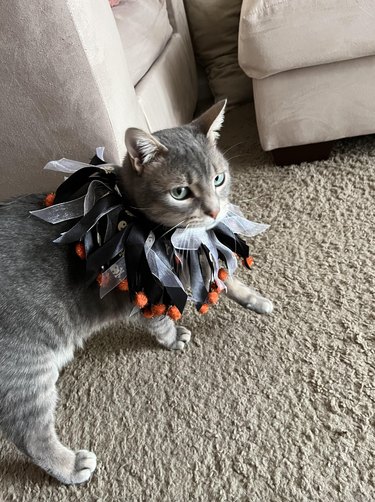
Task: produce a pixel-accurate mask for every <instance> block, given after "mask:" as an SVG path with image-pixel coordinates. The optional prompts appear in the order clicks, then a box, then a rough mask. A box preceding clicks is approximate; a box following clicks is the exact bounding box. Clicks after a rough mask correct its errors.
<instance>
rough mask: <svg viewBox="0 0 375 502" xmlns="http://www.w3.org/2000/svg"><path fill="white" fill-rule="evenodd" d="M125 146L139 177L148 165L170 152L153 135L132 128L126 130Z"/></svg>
mask: <svg viewBox="0 0 375 502" xmlns="http://www.w3.org/2000/svg"><path fill="white" fill-rule="evenodd" d="M125 145H126V149H127V151H128V154H129V158H130V162H131V164H132V166H133V168H134V169H135V170H136V171H137V173H138V174H139V175H141V174H142V172H143V169H144V168H145V166H147V164H149V163H150V162H153V161H154V160H156V159H157V158H158V157H160V156H163V155H165V154H166V153H167V152H168V148H167V147H166V146H164V145H162V144H161V143H160V141H158V140H157V139H156V138H155V137H154V136H152V134H149V133H147V132H145V131H142V129H137V128H136V127H130V128H129V129H127V130H126V133H125Z"/></svg>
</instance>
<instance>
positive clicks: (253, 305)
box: [225, 277, 273, 314]
mask: <svg viewBox="0 0 375 502" xmlns="http://www.w3.org/2000/svg"><path fill="white" fill-rule="evenodd" d="M225 285H226V287H227V296H228V297H229V298H231V299H232V300H234V301H235V302H237V303H239V304H240V305H242V306H243V307H245V308H247V309H250V310H254V311H255V312H257V313H258V314H271V312H272V311H273V305H272V302H271V301H270V300H268V299H267V298H264V296H261V295H260V294H259V293H257V292H256V291H255V289H253V288H250V287H249V286H246V285H245V284H243V283H242V282H241V281H239V280H238V279H236V278H235V277H228V279H227V280H226V281H225Z"/></svg>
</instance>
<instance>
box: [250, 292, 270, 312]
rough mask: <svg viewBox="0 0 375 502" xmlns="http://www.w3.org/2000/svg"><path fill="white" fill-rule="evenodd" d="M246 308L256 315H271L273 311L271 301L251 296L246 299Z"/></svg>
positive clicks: (254, 295)
mask: <svg viewBox="0 0 375 502" xmlns="http://www.w3.org/2000/svg"><path fill="white" fill-rule="evenodd" d="M246 308H247V309H249V310H253V311H254V312H257V313H258V314H271V313H272V311H273V303H272V302H271V300H268V298H264V297H263V296H259V295H256V294H251V295H249V297H248V299H247V303H246Z"/></svg>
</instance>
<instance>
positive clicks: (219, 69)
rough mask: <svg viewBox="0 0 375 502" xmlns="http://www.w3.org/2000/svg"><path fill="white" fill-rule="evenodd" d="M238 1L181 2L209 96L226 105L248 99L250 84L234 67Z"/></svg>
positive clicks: (238, 68)
mask: <svg viewBox="0 0 375 502" xmlns="http://www.w3.org/2000/svg"><path fill="white" fill-rule="evenodd" d="M241 2H242V0H204V1H202V0H185V8H186V14H187V17H188V22H189V26H190V32H191V36H192V39H193V44H194V49H195V53H196V55H197V59H198V61H199V63H200V64H201V66H202V67H203V68H204V69H205V71H206V74H207V77H208V83H209V86H210V88H211V91H212V94H213V95H214V96H215V98H216V99H217V100H219V99H223V98H228V105H229V106H230V105H233V104H236V103H240V102H241V101H247V100H249V99H250V97H251V81H250V79H249V78H248V77H247V76H246V75H245V74H244V73H243V71H242V70H241V68H240V67H239V65H238V25H239V18H240V12H241Z"/></svg>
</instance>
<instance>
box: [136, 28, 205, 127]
mask: <svg viewBox="0 0 375 502" xmlns="http://www.w3.org/2000/svg"><path fill="white" fill-rule="evenodd" d="M135 92H136V94H137V97H138V102H139V104H140V106H141V109H142V111H143V113H144V116H145V118H146V122H147V125H148V127H149V129H150V131H157V130H159V129H166V128H169V127H175V126H178V125H181V124H184V123H186V122H190V120H191V119H192V117H193V113H194V109H195V105H196V102H197V86H196V74H195V61H194V57H193V54H192V53H191V52H190V51H189V50H188V48H187V47H186V44H185V42H184V39H183V38H182V36H181V35H180V33H174V34H173V35H172V37H171V38H170V40H169V42H168V44H167V46H166V48H165V50H164V51H163V53H162V54H161V56H160V57H159V58H158V60H157V61H156V63H155V64H154V65H152V68H150V71H149V72H147V75H145V76H144V77H143V78H142V80H141V81H140V82H139V84H138V85H137V86H136V88H135Z"/></svg>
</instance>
